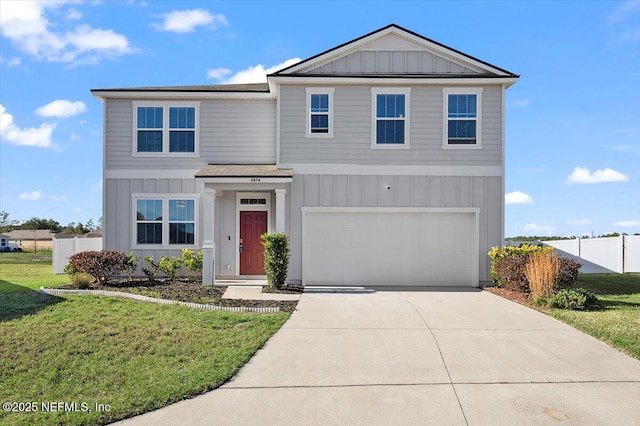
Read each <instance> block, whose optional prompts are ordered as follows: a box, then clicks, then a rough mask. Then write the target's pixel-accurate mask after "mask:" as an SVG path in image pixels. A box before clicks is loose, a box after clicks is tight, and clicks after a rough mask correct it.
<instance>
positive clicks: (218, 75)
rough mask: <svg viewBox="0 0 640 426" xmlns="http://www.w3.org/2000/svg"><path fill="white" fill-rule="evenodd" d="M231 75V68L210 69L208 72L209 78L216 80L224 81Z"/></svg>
mask: <svg viewBox="0 0 640 426" xmlns="http://www.w3.org/2000/svg"><path fill="white" fill-rule="evenodd" d="M229 74H231V70H230V69H229V68H210V69H208V70H207V78H215V79H216V80H222V79H223V78H225V77H226V76H228V75H229Z"/></svg>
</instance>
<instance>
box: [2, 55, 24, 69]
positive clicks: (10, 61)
mask: <svg viewBox="0 0 640 426" xmlns="http://www.w3.org/2000/svg"><path fill="white" fill-rule="evenodd" d="M21 63H22V60H21V59H20V58H18V57H17V56H16V57H14V58H11V59H5V58H4V57H3V56H2V55H0V64H7V66H9V67H17V66H18V65H20V64H21Z"/></svg>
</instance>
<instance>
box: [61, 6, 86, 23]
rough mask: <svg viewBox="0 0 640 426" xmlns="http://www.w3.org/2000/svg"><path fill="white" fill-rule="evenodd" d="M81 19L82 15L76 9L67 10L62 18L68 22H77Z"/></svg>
mask: <svg viewBox="0 0 640 426" xmlns="http://www.w3.org/2000/svg"><path fill="white" fill-rule="evenodd" d="M81 18H82V13H80V11H79V10H78V9H74V8H73V7H72V8H71V9H69V10H67V14H66V15H65V17H64V19H67V20H69V21H77V20H78V19H81Z"/></svg>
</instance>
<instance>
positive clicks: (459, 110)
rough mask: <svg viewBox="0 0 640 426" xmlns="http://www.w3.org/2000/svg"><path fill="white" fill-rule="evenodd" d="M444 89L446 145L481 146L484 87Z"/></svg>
mask: <svg viewBox="0 0 640 426" xmlns="http://www.w3.org/2000/svg"><path fill="white" fill-rule="evenodd" d="M443 91H444V105H445V108H444V113H445V118H444V142H443V144H444V147H445V148H479V147H481V143H480V142H481V140H480V135H481V133H482V132H481V130H482V128H481V105H482V89H480V88H478V89H451V88H445V89H443Z"/></svg>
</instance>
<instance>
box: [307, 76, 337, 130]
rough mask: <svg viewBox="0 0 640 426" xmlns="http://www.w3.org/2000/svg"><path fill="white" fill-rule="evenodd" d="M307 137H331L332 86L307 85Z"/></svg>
mask: <svg viewBox="0 0 640 426" xmlns="http://www.w3.org/2000/svg"><path fill="white" fill-rule="evenodd" d="M305 92H306V94H307V126H306V127H307V132H306V137H308V138H332V137H333V93H334V88H333V87H307V88H306V89H305Z"/></svg>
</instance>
